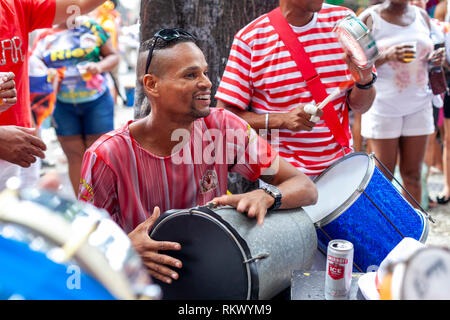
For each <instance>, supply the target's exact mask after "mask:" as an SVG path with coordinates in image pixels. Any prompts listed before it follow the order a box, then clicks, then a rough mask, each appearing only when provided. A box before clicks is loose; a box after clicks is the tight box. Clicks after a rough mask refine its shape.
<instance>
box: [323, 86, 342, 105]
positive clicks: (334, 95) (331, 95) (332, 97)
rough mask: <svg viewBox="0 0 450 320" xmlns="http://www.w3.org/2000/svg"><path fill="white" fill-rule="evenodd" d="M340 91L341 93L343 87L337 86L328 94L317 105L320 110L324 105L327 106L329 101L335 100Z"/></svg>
mask: <svg viewBox="0 0 450 320" xmlns="http://www.w3.org/2000/svg"><path fill="white" fill-rule="evenodd" d="M339 93H341V89H340V88H336V89H335V90H334V91H333V92H332V93H331V94H330V95H328V97H326V98H325V99H324V100H323V101H322V102H321V103H319V104H318V105H317V110H320V109H322V108H323V107H325V106H326V105H327V104H328V102H330V101H331V100H333V99H334V98H335V97H336V96H337V95H338V94H339Z"/></svg>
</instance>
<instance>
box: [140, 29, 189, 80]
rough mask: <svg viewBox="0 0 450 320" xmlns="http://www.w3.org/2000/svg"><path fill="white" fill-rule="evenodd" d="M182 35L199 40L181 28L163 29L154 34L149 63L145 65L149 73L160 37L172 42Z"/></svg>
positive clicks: (148, 58)
mask: <svg viewBox="0 0 450 320" xmlns="http://www.w3.org/2000/svg"><path fill="white" fill-rule="evenodd" d="M182 36H184V37H190V38H192V39H194V40H197V38H196V37H195V36H194V35H193V34H191V33H189V32H187V31H185V30H183V29H180V28H173V29H161V30H159V31H158V32H156V33H155V35H154V36H153V41H152V45H151V47H150V49H149V52H148V57H147V64H146V65H145V73H148V68H150V63H151V62H152V56H153V50H154V49H155V45H156V42H157V41H158V39H161V40H163V41H165V42H171V41H173V40H175V39H178V38H180V37H182Z"/></svg>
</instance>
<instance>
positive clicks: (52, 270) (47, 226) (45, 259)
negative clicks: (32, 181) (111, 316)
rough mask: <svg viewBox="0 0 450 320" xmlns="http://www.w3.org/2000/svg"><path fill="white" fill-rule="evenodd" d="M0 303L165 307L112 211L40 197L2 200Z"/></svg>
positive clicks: (30, 194)
mask: <svg viewBox="0 0 450 320" xmlns="http://www.w3.org/2000/svg"><path fill="white" fill-rule="evenodd" d="M0 261H2V263H1V264H0V299H39V300H41V299H44V300H47V299H52V300H61V299H62V300H67V299H70V300H72V299H83V300H91V299H95V300H98V299H99V300H108V299H138V298H143V299H159V298H160V296H161V289H160V287H159V286H157V285H155V284H153V283H152V281H151V278H150V276H149V275H148V272H147V270H146V268H145V267H144V266H143V264H142V260H141V259H140V257H139V255H138V254H137V253H136V251H135V250H134V248H133V247H132V245H131V241H130V240H129V238H128V236H127V235H126V234H125V233H124V232H123V231H122V230H121V229H120V227H119V226H118V225H117V224H116V223H115V222H114V221H113V220H111V219H110V218H109V215H108V213H107V212H106V211H104V210H100V209H97V208H95V207H94V206H92V205H90V204H87V203H82V202H75V201H70V200H67V199H64V198H62V197H61V196H59V195H57V194H54V193H51V192H48V191H43V190H38V189H24V190H20V191H18V190H14V191H13V190H6V191H4V192H2V193H1V194H0Z"/></svg>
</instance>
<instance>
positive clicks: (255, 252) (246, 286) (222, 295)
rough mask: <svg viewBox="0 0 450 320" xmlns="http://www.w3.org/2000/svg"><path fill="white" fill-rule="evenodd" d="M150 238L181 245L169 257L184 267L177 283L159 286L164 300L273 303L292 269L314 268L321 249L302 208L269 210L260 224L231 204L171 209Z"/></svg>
mask: <svg viewBox="0 0 450 320" xmlns="http://www.w3.org/2000/svg"><path fill="white" fill-rule="evenodd" d="M150 236H151V237H152V238H153V239H155V240H159V241H175V242H178V243H180V244H181V250H180V251H176V252H175V251H171V252H169V253H168V254H169V255H171V256H173V257H175V258H177V259H180V260H181V262H182V263H183V267H182V269H180V271H179V275H180V277H179V279H178V280H176V281H173V282H172V284H170V285H167V284H164V283H162V282H159V281H158V282H157V283H158V284H160V286H161V288H162V291H163V299H232V300H235V299H239V300H244V299H247V300H249V299H270V298H272V297H274V296H275V295H277V294H278V293H280V292H281V291H283V290H284V289H286V288H288V287H289V285H290V281H291V273H292V270H297V269H300V270H305V269H309V268H310V267H311V265H312V262H313V258H314V254H315V251H316V249H317V236H316V232H315V228H314V225H313V223H312V221H311V219H310V218H309V217H308V215H307V214H306V213H305V212H304V211H303V210H302V209H300V208H299V209H295V210H277V211H273V212H269V213H268V214H267V215H266V217H265V219H264V224H263V225H262V226H258V225H256V219H250V218H248V217H247V216H246V215H245V214H241V213H239V212H237V211H236V210H235V209H234V208H232V207H228V206H226V207H218V208H210V207H209V208H208V207H196V208H192V209H185V210H170V211H167V212H165V213H164V214H162V215H161V216H160V217H159V218H158V220H157V221H156V223H155V225H154V226H153V228H152V230H151V231H150ZM155 281H156V280H155Z"/></svg>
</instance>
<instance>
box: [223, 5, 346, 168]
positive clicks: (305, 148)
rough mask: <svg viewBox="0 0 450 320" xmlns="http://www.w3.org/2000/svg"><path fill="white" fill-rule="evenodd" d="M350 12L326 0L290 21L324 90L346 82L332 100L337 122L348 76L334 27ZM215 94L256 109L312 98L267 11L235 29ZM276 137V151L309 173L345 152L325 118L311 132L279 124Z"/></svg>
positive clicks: (276, 109)
mask: <svg viewBox="0 0 450 320" xmlns="http://www.w3.org/2000/svg"><path fill="white" fill-rule="evenodd" d="M349 14H352V15H354V13H353V12H352V11H351V10H350V9H347V8H343V7H338V6H332V5H329V4H324V5H323V7H322V9H321V10H320V12H318V13H315V14H314V17H313V19H312V20H311V21H310V22H309V23H308V24H307V25H305V26H302V27H295V26H292V28H293V30H294V32H295V33H296V34H297V35H298V39H299V41H300V42H301V43H302V44H303V46H304V48H305V51H306V53H307V54H308V55H309V57H310V59H311V62H312V63H313V65H314V67H315V69H316V70H317V73H318V74H319V76H320V78H321V80H322V83H323V84H324V85H325V87H326V90H327V92H328V94H330V93H332V92H333V91H334V90H335V89H336V88H339V87H340V88H342V87H345V88H346V89H345V90H343V91H344V92H342V93H341V94H340V95H338V96H337V97H336V98H335V99H334V100H333V101H334V108H335V110H336V111H337V113H338V116H339V117H340V119H341V122H342V121H343V110H344V108H346V104H345V99H346V94H347V87H348V86H349V83H350V86H352V82H351V76H350V71H349V69H348V67H347V64H346V63H345V61H344V60H343V59H342V56H343V53H344V51H343V49H342V47H341V45H340V43H339V42H338V40H337V38H336V35H335V33H334V32H333V28H334V27H335V26H336V23H337V21H339V20H340V19H342V18H343V17H345V16H347V15H349ZM216 98H217V99H219V100H222V101H225V102H227V103H230V104H232V105H234V106H236V107H238V108H240V109H242V110H251V111H253V112H255V113H260V114H261V113H262V114H264V113H281V112H288V111H291V110H293V109H295V108H297V107H298V106H300V105H301V104H306V103H314V100H313V98H312V96H311V93H310V91H309V90H308V87H307V86H306V83H305V81H304V79H303V76H302V74H301V72H300V71H299V70H298V68H297V66H296V64H295V62H294V60H293V59H292V58H291V56H290V53H289V52H288V50H287V48H286V47H285V45H284V44H283V42H282V41H281V39H280V38H279V36H278V34H277V33H276V32H275V30H274V28H273V26H272V25H271V24H270V21H269V18H268V16H267V14H265V15H262V16H261V17H259V18H257V19H256V20H254V21H253V22H251V23H250V24H248V25H247V26H246V27H244V28H243V29H241V30H240V31H239V32H238V33H237V34H236V35H235V38H234V41H233V45H232V47H231V51H230V56H229V59H228V63H227V66H226V69H225V72H224V74H223V78H222V81H221V83H220V86H219V88H218V91H217V94H216ZM345 129H346V130H349V128H345ZM279 140H280V141H279V142H280V145H279V153H280V156H282V157H283V158H285V159H286V160H287V161H289V162H290V163H291V164H292V165H293V166H295V167H297V168H299V169H300V170H302V171H303V172H304V173H305V174H308V175H318V174H320V173H321V172H322V171H323V170H324V169H326V168H327V167H329V166H330V165H331V164H332V163H333V162H334V161H335V160H337V159H338V158H340V157H341V156H342V155H343V154H342V150H341V146H340V145H339V144H338V143H337V142H336V141H335V140H334V138H333V136H332V134H331V131H330V130H329V129H328V127H327V126H326V124H325V122H324V121H323V120H321V121H319V122H318V123H317V125H316V126H315V127H314V129H313V130H312V131H311V132H307V131H300V132H292V131H289V130H284V129H281V130H280V132H279Z"/></svg>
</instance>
